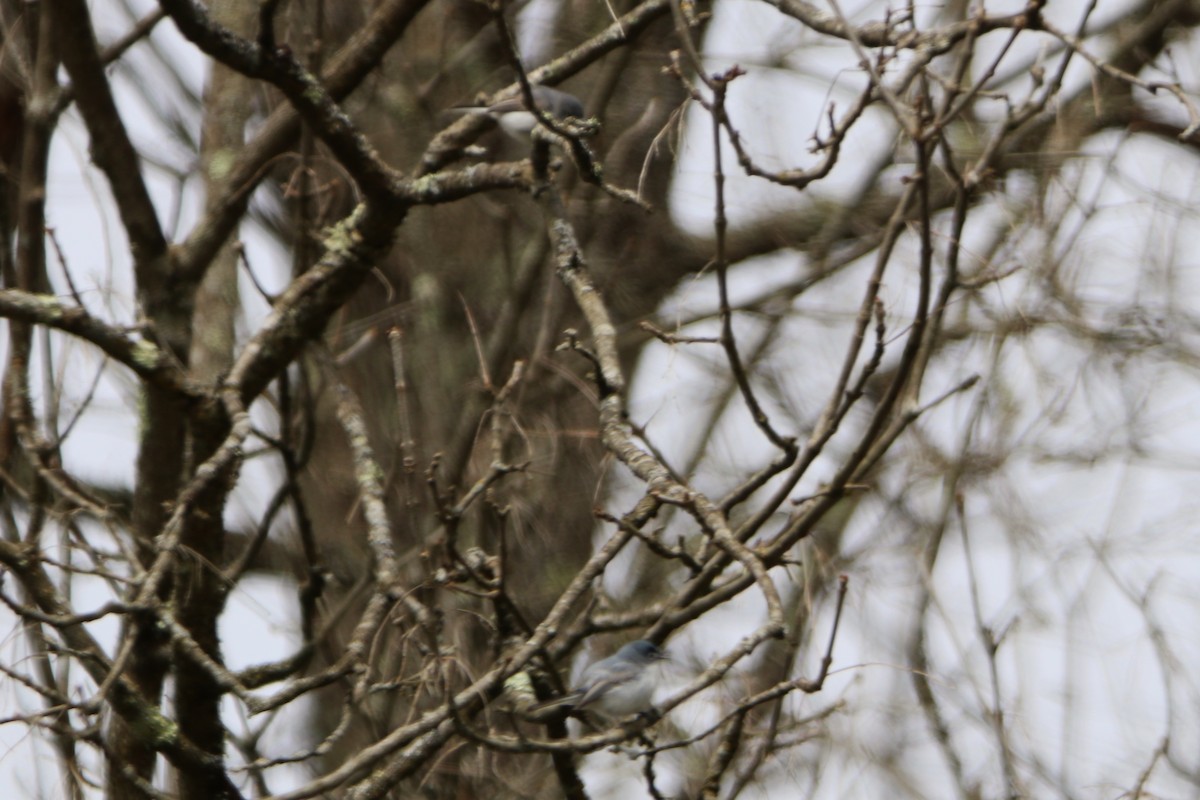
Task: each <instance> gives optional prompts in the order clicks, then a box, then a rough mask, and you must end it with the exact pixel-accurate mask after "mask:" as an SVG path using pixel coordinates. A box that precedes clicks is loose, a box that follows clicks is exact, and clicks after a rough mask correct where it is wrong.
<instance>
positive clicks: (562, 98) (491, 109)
mask: <svg viewBox="0 0 1200 800" xmlns="http://www.w3.org/2000/svg"><path fill="white" fill-rule="evenodd" d="M531 89H532V93H533V102H534V104H535V105H536V106H537V108H538V110H539V111H542V112H545V113H546V114H547V115H549V116H550V117H551V118H553V119H555V120H564V119H567V118H568V117H575V118H576V119H583V118H584V112H583V103H581V102H580V101H579V98H578V97H576V96H575V95H573V94H567V93H566V92H561V91H559V90H558V89H551V88H550V87H549V86H533V87H531ZM455 110H456V111H465V112H467V113H469V114H487V115H488V116H489V117H491V118H492V119H494V120H496V122H497V123H499V125H500V128H501V130H503V131H504V132H505V133H507V134H508V135H509V136H511V137H512V138H514V139H516V140H517V141H519V142H528V141H529V135H530V133H532V132H533V129H534V128H535V127H537V125H538V116H537V115H536V114H534V113H532V112H530V110H529V109H528V108H527V107H526V105H525V96H524V95H523V94H519V95H517V96H516V97H510V98H509V99H507V100H501V101H500V102H499V103H494V104H492V105H490V106H469V107H466V108H459V109H455Z"/></svg>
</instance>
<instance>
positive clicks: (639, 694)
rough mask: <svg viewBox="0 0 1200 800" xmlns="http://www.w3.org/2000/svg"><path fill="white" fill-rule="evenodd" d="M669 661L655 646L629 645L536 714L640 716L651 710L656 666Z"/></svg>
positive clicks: (645, 643) (642, 642)
mask: <svg viewBox="0 0 1200 800" xmlns="http://www.w3.org/2000/svg"><path fill="white" fill-rule="evenodd" d="M666 657H667V656H666V654H664V653H663V651H662V650H660V649H659V648H658V645H656V644H654V643H653V642H648V641H646V640H645V639H638V640H637V641H636V642H630V643H629V644H627V645H625V646H624V647H622V648H621V649H620V650H618V651H617V652H616V653H614V654H613V655H611V656H609V657H608V658H605V659H602V660H600V661H597V662H596V663H595V664H592V665H591V666H590V667H588V668H587V669H586V670H584V671H583V674H582V675H581V676H579V683H578V684H577V685H576V687H575V688H574V689H572V690H571V692H570V693H568V694H565V695H563V696H562V697H559V698H556V699H554V700H550V701H548V702H545V703H542V704H540V705H537V706H534V708H533V710H534V711H539V710H542V709H546V708H558V707H562V706H567V707H570V708H572V709H574V710H576V711H579V710H584V709H586V710H588V711H598V712H599V713H601V714H603V715H604V716H606V717H610V718H613V719H616V718H619V717H626V716H629V715H630V714H635V713H640V712H642V711H645V710H647V709H648V708H650V697H651V696H652V695H653V694H654V689H655V687H656V686H657V685H658V681H657V680H656V678H657V676H656V675H655V670H654V662H655V661H660V660H662V659H665V658H666Z"/></svg>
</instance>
